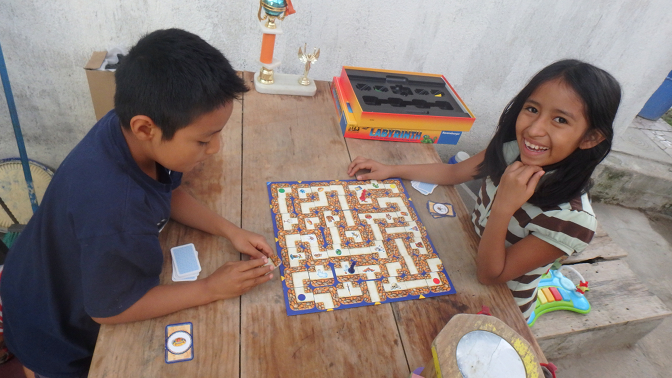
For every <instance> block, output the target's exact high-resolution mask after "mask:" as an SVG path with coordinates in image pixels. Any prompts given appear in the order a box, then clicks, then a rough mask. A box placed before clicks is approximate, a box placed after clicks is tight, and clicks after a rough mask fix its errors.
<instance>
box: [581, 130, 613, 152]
mask: <svg viewBox="0 0 672 378" xmlns="http://www.w3.org/2000/svg"><path fill="white" fill-rule="evenodd" d="M605 139H606V138H605V137H604V135H602V133H601V132H599V131H597V130H590V131H588V132H587V133H586V135H584V136H583V140H582V141H581V143H579V148H580V149H582V150H587V149H590V148H593V147H595V146H597V145H598V144H600V143H602V141H603V140H605Z"/></svg>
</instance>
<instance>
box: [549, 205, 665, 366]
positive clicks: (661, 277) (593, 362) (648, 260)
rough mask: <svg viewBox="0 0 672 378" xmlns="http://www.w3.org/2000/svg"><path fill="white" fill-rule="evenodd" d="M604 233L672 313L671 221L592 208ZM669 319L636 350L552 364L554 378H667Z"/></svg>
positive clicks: (635, 212) (615, 209)
mask: <svg viewBox="0 0 672 378" xmlns="http://www.w3.org/2000/svg"><path fill="white" fill-rule="evenodd" d="M594 209H595V213H596V215H597V218H598V221H599V222H600V223H601V224H602V226H603V227H604V229H605V231H606V232H607V233H608V234H609V236H610V237H611V238H612V239H613V240H614V241H615V242H617V243H619V244H620V245H621V246H622V247H623V249H625V250H626V251H627V252H628V257H626V258H625V261H626V262H627V263H628V265H629V266H630V269H632V271H633V272H635V274H637V276H638V277H639V279H640V280H641V281H642V282H644V283H645V284H646V286H647V287H648V288H649V290H650V291H651V292H652V293H653V294H655V295H656V296H658V298H660V300H662V301H663V303H665V304H666V305H667V306H668V307H669V308H672V219H670V218H667V217H662V216H657V215H647V214H645V213H643V212H641V211H639V210H631V209H626V208H622V207H619V206H614V205H606V204H601V203H595V204H594ZM670 340H672V317H668V318H667V319H665V320H664V321H663V323H662V324H660V325H659V326H658V328H656V329H655V330H654V331H653V332H651V333H649V334H648V335H647V336H645V337H644V338H643V339H641V340H640V341H639V342H638V343H636V344H635V345H633V346H631V347H628V348H624V349H620V350H616V351H609V352H601V351H599V350H591V351H585V352H584V353H583V354H582V355H580V356H579V357H568V358H564V359H560V360H554V361H551V362H553V363H554V364H555V365H557V366H558V368H559V370H558V372H557V374H558V377H559V378H560V377H563V378H569V377H582V378H593V377H594V378H598V377H600V378H602V377H647V378H648V377H659V378H663V377H669V376H671V375H672V359H670V357H669V356H670V347H669V345H670Z"/></svg>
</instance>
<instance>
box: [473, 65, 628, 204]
mask: <svg viewBox="0 0 672 378" xmlns="http://www.w3.org/2000/svg"><path fill="white" fill-rule="evenodd" d="M558 78H560V79H562V81H563V82H564V83H565V84H567V85H569V86H570V87H571V88H572V89H573V90H574V92H576V94H577V95H578V96H579V97H580V98H581V100H582V101H583V105H584V112H585V113H584V116H585V118H586V120H588V132H590V131H591V130H595V131H596V132H598V133H600V134H602V135H603V136H604V138H605V139H604V140H603V141H602V142H601V143H599V144H598V145H597V146H595V147H593V148H589V149H580V148H577V149H576V151H574V152H573V153H571V154H570V155H569V156H568V157H566V158H565V159H564V160H562V161H560V162H558V163H556V164H553V165H552V166H546V167H543V168H544V171H546V172H549V171H551V170H552V171H553V174H550V175H547V176H546V177H544V180H542V182H541V183H540V184H539V186H538V187H537V189H536V190H535V192H534V195H532V197H531V198H530V199H529V200H528V202H530V203H531V204H533V205H536V206H539V207H549V206H557V205H559V204H561V203H564V202H568V201H570V200H571V199H573V198H575V197H577V196H578V195H580V194H582V193H585V192H587V191H588V189H589V187H590V176H591V175H592V173H593V170H595V167H596V166H597V165H598V164H599V163H600V162H601V161H602V160H603V159H604V158H605V157H606V156H607V154H608V153H609V151H611V143H612V140H613V138H614V130H613V126H612V124H613V122H614V118H615V117H616V111H617V110H618V105H619V103H620V101H621V87H620V85H619V84H618V81H616V79H614V77H613V76H611V75H610V74H609V73H607V72H606V71H604V70H602V69H600V68H597V67H595V66H593V65H591V64H588V63H585V62H581V61H578V60H574V59H568V60H561V61H558V62H555V63H553V64H551V65H549V66H547V67H546V68H544V69H542V70H541V71H539V73H537V74H536V75H535V76H534V77H533V78H532V79H531V80H530V82H529V83H527V85H526V86H525V87H524V88H523V89H522V90H521V91H520V93H518V95H517V96H516V97H514V98H513V100H511V102H509V104H508V105H507V106H506V108H505V109H504V112H502V115H501V116H500V117H499V124H498V125H497V131H496V132H495V135H494V136H493V138H492V140H491V141H490V144H488V148H487V149H486V150H485V159H484V160H483V162H482V163H481V164H480V165H479V166H478V173H477V174H476V176H475V177H474V178H484V177H487V176H490V178H491V179H492V180H493V182H494V183H495V184H496V185H498V184H499V180H500V179H501V177H502V174H503V173H504V170H505V169H506V167H507V164H506V161H505V160H504V154H503V146H504V143H506V142H509V141H512V140H516V120H517V118H518V114H519V113H520V112H521V110H522V109H523V105H524V103H525V101H527V99H528V98H529V97H530V96H531V95H532V92H534V90H535V89H537V88H538V87H539V86H540V85H541V84H543V83H545V82H547V81H550V80H554V79H558Z"/></svg>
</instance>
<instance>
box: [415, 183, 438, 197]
mask: <svg viewBox="0 0 672 378" xmlns="http://www.w3.org/2000/svg"><path fill="white" fill-rule="evenodd" d="M411 186H413V188H415V190H417V191H418V192H420V193H422V194H424V195H429V194H432V192H433V191H434V188H436V186H437V185H436V184H428V183H426V182H420V181H411Z"/></svg>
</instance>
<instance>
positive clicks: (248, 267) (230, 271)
mask: <svg viewBox="0 0 672 378" xmlns="http://www.w3.org/2000/svg"><path fill="white" fill-rule="evenodd" d="M267 262H268V258H266V257H262V258H259V259H252V260H246V261H233V262H228V263H226V264H224V265H222V266H220V267H219V268H218V269H217V270H216V271H215V272H214V273H212V274H211V275H209V276H208V277H206V278H205V279H204V281H206V282H205V284H206V287H207V290H208V292H209V293H210V294H212V295H213V296H214V298H215V299H216V300H220V299H228V298H234V297H237V296H240V295H241V294H244V293H246V292H247V291H249V290H250V289H252V288H253V287H255V286H257V285H260V284H262V283H264V282H268V281H270V280H271V279H272V278H273V274H272V273H270V274H268V273H269V272H271V271H272V270H273V269H274V267H273V265H269V266H264V264H266V263H267Z"/></svg>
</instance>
